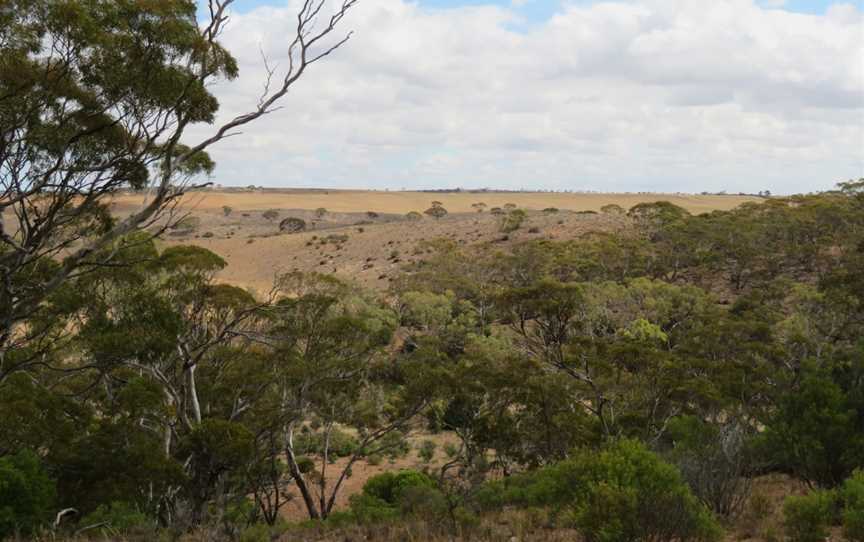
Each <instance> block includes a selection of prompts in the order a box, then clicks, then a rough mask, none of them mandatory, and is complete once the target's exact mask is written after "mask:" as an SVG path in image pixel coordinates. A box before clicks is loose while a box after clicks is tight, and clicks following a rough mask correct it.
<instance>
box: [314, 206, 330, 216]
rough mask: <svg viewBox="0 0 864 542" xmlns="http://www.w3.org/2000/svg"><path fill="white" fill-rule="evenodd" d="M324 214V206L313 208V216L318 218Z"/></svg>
mask: <svg viewBox="0 0 864 542" xmlns="http://www.w3.org/2000/svg"><path fill="white" fill-rule="evenodd" d="M326 214H327V209H325V208H324V207H318V208H317V209H315V216H317V217H318V218H324V216H325V215H326Z"/></svg>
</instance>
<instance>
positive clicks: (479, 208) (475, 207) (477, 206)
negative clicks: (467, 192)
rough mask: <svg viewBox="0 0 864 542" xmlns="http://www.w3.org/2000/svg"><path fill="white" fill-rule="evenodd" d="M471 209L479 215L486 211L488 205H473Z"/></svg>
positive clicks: (478, 203) (480, 203)
mask: <svg viewBox="0 0 864 542" xmlns="http://www.w3.org/2000/svg"><path fill="white" fill-rule="evenodd" d="M471 208H472V209H474V210H475V211H477V212H478V213H482V212H483V210H484V209H486V204H485V203H483V202H482V201H480V202H477V203H472V204H471Z"/></svg>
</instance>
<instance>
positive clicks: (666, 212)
mask: <svg viewBox="0 0 864 542" xmlns="http://www.w3.org/2000/svg"><path fill="white" fill-rule="evenodd" d="M604 212H608V209H607V211H604ZM627 216H629V217H631V218H634V219H636V220H640V221H644V222H650V223H653V224H657V225H660V226H669V225H671V224H674V223H676V222H679V221H681V220H684V219H685V218H686V217H688V216H690V213H688V212H687V210H686V209H684V208H683V207H679V206H677V205H675V204H673V203H669V202H668V201H655V202H652V203H637V204H636V205H634V206H633V207H631V208H630V210H629V211H627Z"/></svg>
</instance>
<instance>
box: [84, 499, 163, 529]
mask: <svg viewBox="0 0 864 542" xmlns="http://www.w3.org/2000/svg"><path fill="white" fill-rule="evenodd" d="M79 527H80V528H87V527H93V529H92V530H89V529H88V531H90V532H98V533H102V534H103V535H104V536H109V535H115V534H117V533H120V534H128V533H132V532H136V531H137V532H139V533H141V532H143V531H147V530H151V529H153V528H154V527H155V524H154V522H153V520H152V519H150V518H148V517H147V515H146V514H144V513H143V512H141V511H140V510H138V509H137V508H135V506H134V505H132V504H129V503H126V502H112V503H111V504H109V505H105V504H100V505H99V507H97V508H96V510H94V511H93V512H90V513H89V514H87V515H86V516H84V517H83V518H82V519H81V521H80V522H79Z"/></svg>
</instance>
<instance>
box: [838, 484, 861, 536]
mask: <svg viewBox="0 0 864 542" xmlns="http://www.w3.org/2000/svg"><path fill="white" fill-rule="evenodd" d="M840 498H841V500H842V502H843V534H844V535H845V536H846V538H847V539H849V540H851V541H853V542H864V470H862V469H858V470H856V471H855V472H854V473H853V474H852V476H851V477H850V478H849V479H848V480H846V482H844V483H843V487H842V488H841V489H840Z"/></svg>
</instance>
